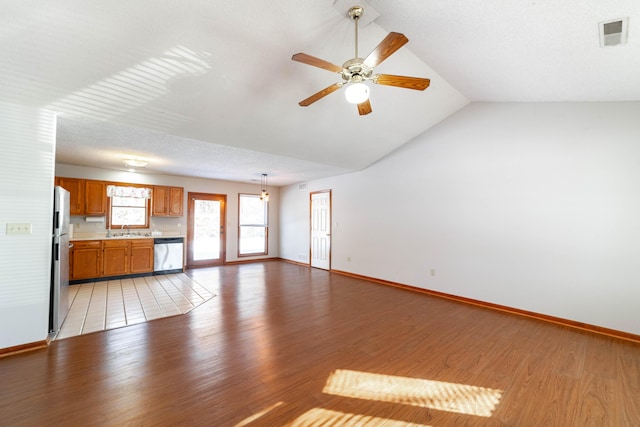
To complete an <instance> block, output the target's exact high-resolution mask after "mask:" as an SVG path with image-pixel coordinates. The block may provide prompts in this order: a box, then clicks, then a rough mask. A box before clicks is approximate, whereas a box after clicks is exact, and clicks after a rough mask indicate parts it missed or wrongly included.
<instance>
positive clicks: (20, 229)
mask: <svg viewBox="0 0 640 427" xmlns="http://www.w3.org/2000/svg"><path fill="white" fill-rule="evenodd" d="M7 234H31V224H27V223H11V224H7Z"/></svg>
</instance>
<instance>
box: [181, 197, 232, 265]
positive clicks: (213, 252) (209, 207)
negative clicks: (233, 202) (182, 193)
mask: <svg viewBox="0 0 640 427" xmlns="http://www.w3.org/2000/svg"><path fill="white" fill-rule="evenodd" d="M188 197H189V225H188V227H189V229H188V235H187V267H209V266H213V265H222V264H224V260H225V247H226V244H225V218H226V215H225V205H226V198H227V196H225V195H220V194H207V193H189V196H188Z"/></svg>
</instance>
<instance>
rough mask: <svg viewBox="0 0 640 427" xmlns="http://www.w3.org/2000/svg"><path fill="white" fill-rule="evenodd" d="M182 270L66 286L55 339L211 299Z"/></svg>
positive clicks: (180, 310)
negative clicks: (61, 320)
mask: <svg viewBox="0 0 640 427" xmlns="http://www.w3.org/2000/svg"><path fill="white" fill-rule="evenodd" d="M214 296H215V294H214V293H213V291H212V290H211V289H207V288H206V286H203V285H201V284H200V283H198V282H196V281H195V280H193V279H192V278H190V277H189V276H187V275H186V274H184V273H178V274H166V275H158V276H146V277H136V278H131V279H120V280H109V281H104V282H92V283H84V284H80V285H71V286H69V304H70V307H69V313H68V314H67V317H66V319H65V320H64V323H63V324H62V327H61V328H60V331H59V332H58V334H57V335H56V337H55V339H62V338H69V337H73V336H77V335H82V334H88V333H91V332H96V331H103V330H106V329H113V328H119V327H122V326H128V325H133V324H136V323H142V322H146V321H149V320H153V319H159V318H161V317H168V316H175V315H177V314H184V313H187V312H189V311H191V310H192V309H194V308H195V307H197V306H199V305H200V304H202V303H203V302H205V301H208V300H209V299H211V298H213V297H214Z"/></svg>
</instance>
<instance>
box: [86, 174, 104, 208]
mask: <svg viewBox="0 0 640 427" xmlns="http://www.w3.org/2000/svg"><path fill="white" fill-rule="evenodd" d="M84 191H85V192H84V214H85V215H106V214H107V183H106V182H104V181H94V180H90V179H87V180H85V182H84Z"/></svg>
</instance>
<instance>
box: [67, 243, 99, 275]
mask: <svg viewBox="0 0 640 427" xmlns="http://www.w3.org/2000/svg"><path fill="white" fill-rule="evenodd" d="M69 264H70V266H69V280H78V279H92V278H95V277H100V276H101V275H102V242H101V241H100V240H85V241H74V242H73V247H72V248H71V250H70V251H69Z"/></svg>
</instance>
